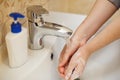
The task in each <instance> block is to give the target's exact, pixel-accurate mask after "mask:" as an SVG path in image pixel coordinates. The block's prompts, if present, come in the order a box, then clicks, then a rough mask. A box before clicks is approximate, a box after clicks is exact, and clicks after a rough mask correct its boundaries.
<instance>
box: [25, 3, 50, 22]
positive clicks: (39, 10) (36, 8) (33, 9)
mask: <svg viewBox="0 0 120 80" xmlns="http://www.w3.org/2000/svg"><path fill="white" fill-rule="evenodd" d="M48 13H49V12H48V10H46V9H45V8H43V7H42V6H41V5H32V6H29V7H28V8H27V17H28V19H29V20H30V21H33V19H34V18H37V17H40V16H41V15H42V14H48Z"/></svg>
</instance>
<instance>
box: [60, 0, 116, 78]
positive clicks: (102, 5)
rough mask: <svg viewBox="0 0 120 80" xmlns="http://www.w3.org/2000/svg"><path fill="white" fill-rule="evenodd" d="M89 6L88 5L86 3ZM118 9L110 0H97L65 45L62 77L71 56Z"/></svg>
mask: <svg viewBox="0 0 120 80" xmlns="http://www.w3.org/2000/svg"><path fill="white" fill-rule="evenodd" d="M86 6H87V5H86ZM116 10H117V7H115V6H114V5H113V4H111V3H110V2H109V1H108V0H97V1H96V3H95V5H94V6H93V9H92V10H91V12H90V14H89V15H88V17H87V18H86V19H85V20H84V22H83V23H82V24H81V25H80V26H79V27H78V28H77V29H76V31H75V33H74V34H73V36H72V37H71V38H70V40H69V41H68V42H67V44H66V45H65V47H64V49H63V51H62V53H61V55H60V63H59V66H58V70H59V72H60V75H61V76H62V77H64V76H65V68H66V66H67V65H68V63H69V60H70V58H71V56H72V55H73V54H74V53H75V52H76V51H77V50H78V49H79V48H80V47H81V46H82V45H84V44H85V43H86V41H87V40H88V39H89V38H90V37H91V36H92V35H93V34H94V33H96V31H97V30H98V29H99V28H100V27H101V25H102V24H103V23H105V21H107V20H108V19H109V18H110V17H111V16H112V15H113V14H114V13H115V11H116Z"/></svg>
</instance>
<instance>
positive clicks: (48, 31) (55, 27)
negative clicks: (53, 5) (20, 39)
mask: <svg viewBox="0 0 120 80" xmlns="http://www.w3.org/2000/svg"><path fill="white" fill-rule="evenodd" d="M33 7H34V6H32V8H33ZM39 7H40V6H39ZM36 8H38V7H36V6H35V7H34V8H33V9H34V10H33V11H31V10H32V9H29V8H28V26H29V48H30V49H33V50H38V49H42V48H43V47H44V44H43V41H42V39H43V37H44V36H46V35H52V36H57V37H62V38H65V39H66V38H68V37H69V36H70V35H71V34H72V30H71V29H69V28H67V27H65V26H63V25H59V24H56V23H51V22H45V21H44V20H43V18H42V16H41V12H40V13H39V14H40V15H39V14H37V16H34V17H30V16H32V14H35V13H36V12H39V11H38V10H37V9H36ZM40 8H41V7H40ZM41 10H44V9H41ZM44 11H45V10H44ZM44 11H43V12H44ZM30 12H32V14H31V13H30ZM45 13H47V12H46V11H45ZM43 14H44V13H43Z"/></svg>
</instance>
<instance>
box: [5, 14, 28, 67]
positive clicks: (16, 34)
mask: <svg viewBox="0 0 120 80" xmlns="http://www.w3.org/2000/svg"><path fill="white" fill-rule="evenodd" d="M9 16H10V17H12V18H13V19H14V22H13V23H12V24H11V31H10V32H9V33H8V34H7V35H6V38H5V39H6V45H7V50H8V58H9V65H10V67H12V68H14V67H19V66H21V65H23V64H24V63H25V62H26V61H27V59H28V52H27V43H28V42H27V37H28V36H27V29H26V28H24V27H21V23H19V22H18V21H17V19H18V18H24V15H22V14H20V13H11V14H10V15H9Z"/></svg>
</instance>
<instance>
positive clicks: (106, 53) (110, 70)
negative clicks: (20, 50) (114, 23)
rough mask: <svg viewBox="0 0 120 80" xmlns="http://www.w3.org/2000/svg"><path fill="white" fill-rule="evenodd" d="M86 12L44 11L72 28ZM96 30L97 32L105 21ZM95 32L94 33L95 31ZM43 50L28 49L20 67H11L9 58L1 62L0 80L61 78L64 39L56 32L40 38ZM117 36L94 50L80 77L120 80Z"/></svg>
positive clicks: (90, 79) (54, 79) (47, 79)
mask: <svg viewBox="0 0 120 80" xmlns="http://www.w3.org/2000/svg"><path fill="white" fill-rule="evenodd" d="M85 17H86V15H78V14H70V13H61V12H50V13H49V15H48V14H45V15H43V18H44V20H45V21H48V22H53V23H58V24H61V25H64V26H66V27H69V28H70V29H72V30H73V31H74V30H75V29H76V28H77V27H78V26H79V24H80V23H81V22H82V21H83V20H84V19H85ZM108 23H109V22H107V23H106V24H104V25H103V27H102V28H101V29H100V30H99V31H98V33H99V32H100V31H101V30H102V29H103V28H104V27H105V26H106V25H107V24H108ZM96 34H97V33H96ZM43 41H44V45H45V47H44V48H43V49H42V50H29V49H28V54H29V59H28V61H27V62H26V63H25V64H24V65H22V66H21V67H19V68H10V67H9V66H8V60H7V59H6V60H5V61H4V62H3V63H0V80H61V78H60V76H59V74H58V71H57V65H58V58H59V55H60V52H61V50H62V48H63V46H64V45H65V42H66V41H65V40H64V39H62V38H58V37H55V36H46V37H44V39H43ZM119 74H120V40H117V41H115V42H113V43H111V44H110V45H108V46H106V47H104V48H102V49H101V50H99V51H97V52H95V54H93V55H92V56H91V57H90V58H89V60H88V63H87V65H86V68H85V71H84V73H83V75H82V76H81V80H119V79H120V77H119Z"/></svg>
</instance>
